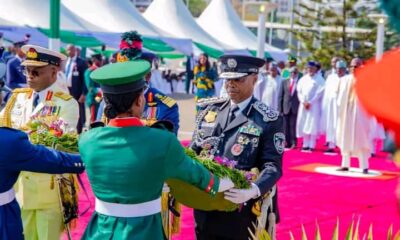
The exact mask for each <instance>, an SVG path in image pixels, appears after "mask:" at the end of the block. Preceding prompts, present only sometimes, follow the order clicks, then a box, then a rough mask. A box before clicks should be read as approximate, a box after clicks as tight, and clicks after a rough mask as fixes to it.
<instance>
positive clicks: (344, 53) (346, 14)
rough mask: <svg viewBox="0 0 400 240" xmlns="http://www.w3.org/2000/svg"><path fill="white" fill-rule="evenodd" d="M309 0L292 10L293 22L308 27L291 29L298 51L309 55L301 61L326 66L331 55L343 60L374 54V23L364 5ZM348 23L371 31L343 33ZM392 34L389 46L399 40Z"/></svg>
mask: <svg viewBox="0 0 400 240" xmlns="http://www.w3.org/2000/svg"><path fill="white" fill-rule="evenodd" d="M309 2H310V4H307V5H305V4H299V9H297V10H296V11H295V15H296V19H297V20H296V21H295V23H296V24H297V25H299V26H301V27H304V28H307V29H303V30H301V31H298V30H294V31H293V34H294V36H295V38H297V40H298V41H300V42H301V45H302V46H301V49H300V50H301V52H302V53H303V54H308V56H307V57H306V58H305V59H303V60H304V61H303V62H306V61H309V60H315V61H319V62H321V64H322V66H323V67H325V68H328V67H329V66H330V60H331V58H332V57H333V56H338V57H341V58H344V59H345V60H346V61H350V60H351V58H353V57H361V58H364V59H368V58H371V57H372V56H374V54H375V42H376V23H375V22H374V21H373V20H372V19H371V18H369V17H368V14H370V13H371V10H369V9H366V8H364V7H360V8H358V9H355V5H356V4H358V3H359V2H360V0H345V1H343V2H341V3H336V5H335V8H333V7H330V6H329V5H328V4H326V1H322V0H309ZM321 2H322V3H321ZM338 5H339V7H337V6H338ZM340 5H341V6H340ZM335 9H339V10H340V11H337V10H335ZM350 25H353V26H354V27H356V28H364V29H367V30H371V31H372V32H369V33H349V32H346V29H347V28H348V27H349V26H350ZM321 27H334V28H335V30H336V31H326V32H322V31H321ZM310 28H311V29H310ZM392 37H393V38H392V40H391V41H392V42H391V43H388V44H387V47H388V48H390V47H391V46H393V44H394V43H395V41H396V40H398V39H396V38H395V37H396V36H392ZM291 47H292V48H293V46H291ZM352 48H353V51H351V49H352Z"/></svg>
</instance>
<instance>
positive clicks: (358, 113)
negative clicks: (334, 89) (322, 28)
mask: <svg viewBox="0 0 400 240" xmlns="http://www.w3.org/2000/svg"><path fill="white" fill-rule="evenodd" d="M361 66H362V60H361V59H359V58H354V59H353V60H351V63H350V73H351V74H349V75H347V76H345V77H342V78H341V79H340V83H339V94H338V99H337V103H338V117H339V119H338V125H337V131H336V134H337V135H336V142H337V145H338V147H339V148H340V150H341V152H342V167H341V168H339V169H338V171H349V168H350V158H351V157H357V158H358V160H359V167H360V169H362V172H363V173H364V174H368V159H369V157H370V156H371V145H372V144H371V139H370V136H371V117H370V116H369V115H367V113H366V112H365V110H364V109H363V108H362V106H361V105H360V103H359V101H358V98H357V95H356V92H355V90H354V84H355V81H356V79H355V77H354V74H353V73H354V70H355V69H356V68H359V67H361Z"/></svg>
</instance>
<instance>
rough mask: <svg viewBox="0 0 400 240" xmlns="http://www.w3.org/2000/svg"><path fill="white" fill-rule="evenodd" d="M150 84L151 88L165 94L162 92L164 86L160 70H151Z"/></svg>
mask: <svg viewBox="0 0 400 240" xmlns="http://www.w3.org/2000/svg"><path fill="white" fill-rule="evenodd" d="M150 84H151V86H152V87H153V88H155V89H157V90H159V91H160V92H162V93H164V92H165V91H164V90H165V87H166V86H165V83H164V79H163V78H162V75H161V71H160V70H158V69H153V70H151V78H150Z"/></svg>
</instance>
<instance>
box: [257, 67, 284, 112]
mask: <svg viewBox="0 0 400 240" xmlns="http://www.w3.org/2000/svg"><path fill="white" fill-rule="evenodd" d="M281 90H282V79H281V77H280V76H279V75H278V76H276V77H275V78H274V77H272V76H271V75H270V74H269V75H264V76H262V77H260V76H259V80H258V81H257V85H256V87H255V91H254V96H255V97H256V98H257V99H259V100H260V101H261V102H263V103H265V104H266V105H267V106H269V107H271V108H272V109H275V110H278V104H279V103H278V101H279V95H280V94H282V92H281Z"/></svg>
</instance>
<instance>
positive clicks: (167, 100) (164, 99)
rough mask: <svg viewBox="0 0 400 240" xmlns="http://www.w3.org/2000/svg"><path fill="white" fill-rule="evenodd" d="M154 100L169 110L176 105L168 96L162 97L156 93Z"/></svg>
mask: <svg viewBox="0 0 400 240" xmlns="http://www.w3.org/2000/svg"><path fill="white" fill-rule="evenodd" d="M156 98H158V99H160V101H161V102H162V103H164V104H165V105H167V106H168V107H169V108H171V107H173V106H174V105H175V104H176V101H175V100H174V99H172V98H170V97H168V96H163V95H161V94H159V93H156Z"/></svg>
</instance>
